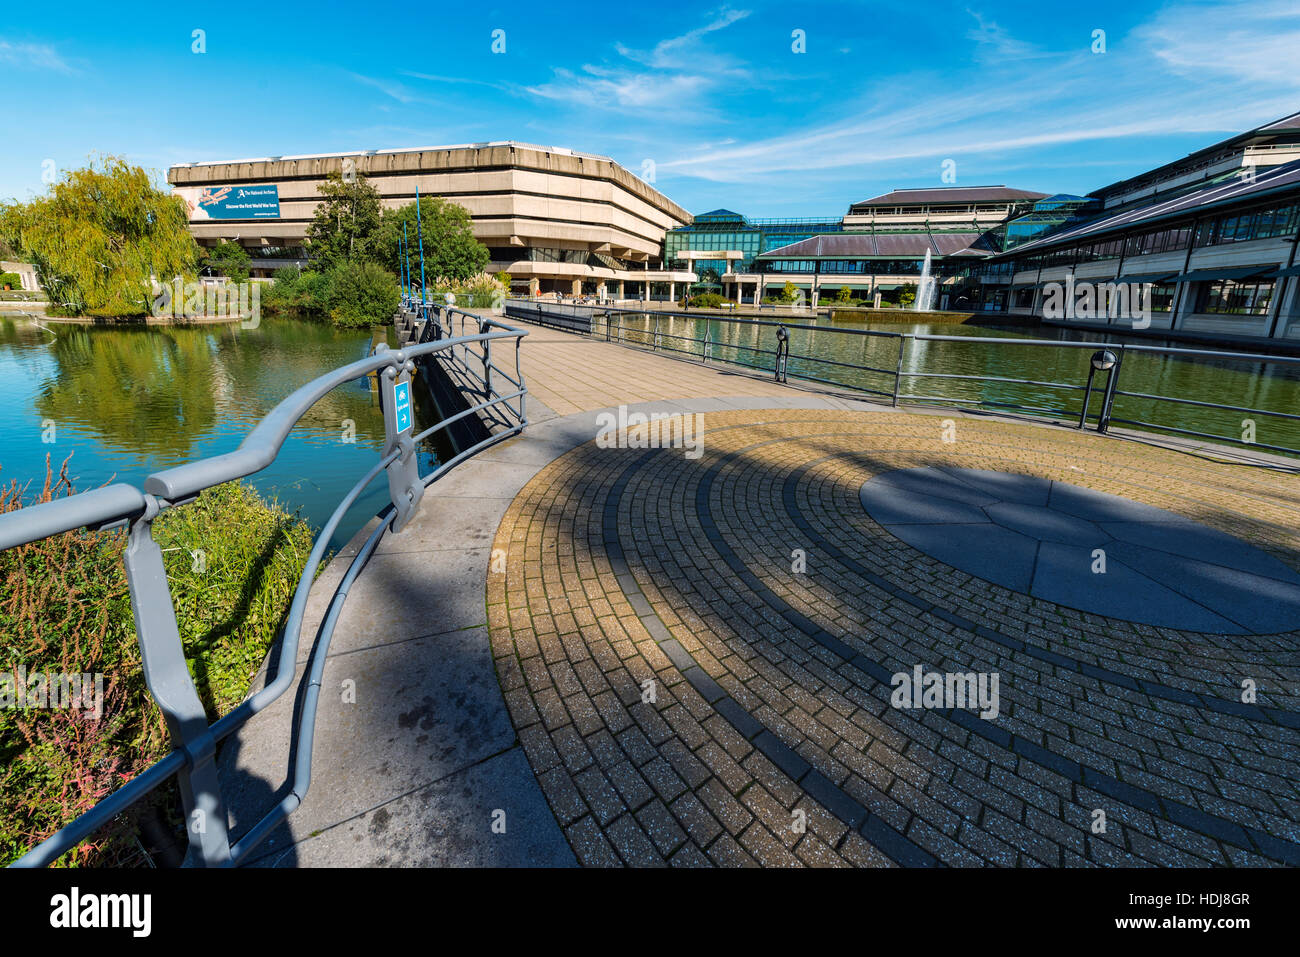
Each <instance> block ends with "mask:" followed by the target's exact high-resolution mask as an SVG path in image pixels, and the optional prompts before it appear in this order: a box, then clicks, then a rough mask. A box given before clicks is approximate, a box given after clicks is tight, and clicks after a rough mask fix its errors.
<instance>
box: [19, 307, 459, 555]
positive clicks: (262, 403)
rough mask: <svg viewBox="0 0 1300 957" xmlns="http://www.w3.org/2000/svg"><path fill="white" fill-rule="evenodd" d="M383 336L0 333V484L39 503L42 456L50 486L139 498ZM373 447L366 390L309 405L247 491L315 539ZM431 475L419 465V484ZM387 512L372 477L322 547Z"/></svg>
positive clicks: (282, 326)
mask: <svg viewBox="0 0 1300 957" xmlns="http://www.w3.org/2000/svg"><path fill="white" fill-rule="evenodd" d="M386 335H387V334H386V333H385V332H384V331H383V330H376V331H375V332H374V333H372V332H371V331H368V330H355V329H351V330H348V329H335V328H333V327H330V326H325V325H320V324H316V323H308V322H299V321H295V320H292V319H273V320H265V321H263V322H262V323H260V324H259V325H258V326H257V327H256V328H254V329H244V328H241V326H240V325H239V324H238V323H234V324H219V325H215V324H214V325H188V326H161V325H157V326H144V325H116V326H93V325H80V324H73V323H58V322H51V321H49V320H44V321H34V320H28V319H0V409H2V410H3V411H2V412H0V481H3V482H4V484H5V485H8V484H9V482H10V481H12V480H16V481H17V482H18V483H19V484H20V485H27V486H28V487H29V492H32V493H35V492H39V491H40V488H41V486H42V485H43V483H44V481H45V462H46V456H47V455H48V456H49V461H50V464H51V467H52V468H53V469H54V471H55V472H56V473H57V472H58V469H59V466H60V463H61V462H63V460H64V459H68V469H69V473H70V475H71V476H72V479H73V483H74V486H75V488H76V489H77V491H84V490H86V489H91V488H95V487H97V486H100V485H103V484H105V483H108V482H129V483H132V484H137V485H138V484H139V483H140V482H141V481H142V480H143V479H144V478H145V477H146V476H147V475H149V474H150V473H152V472H155V471H158V470H159V469H164V468H168V467H170V466H173V465H179V464H181V463H183V462H191V461H194V460H196V459H200V458H204V457H207V456H211V455H218V454H221V453H223V452H229V451H232V450H234V449H235V448H236V447H238V445H239V443H240V442H241V441H242V440H243V438H244V437H245V436H246V435H247V434H248V433H249V432H250V431H251V430H252V429H253V427H254V426H255V425H257V423H258V422H259V421H260V420H261V419H262V417H263V416H265V415H266V414H267V413H268V412H269V411H270V410H271V409H272V408H274V407H275V405H276V404H277V403H278V402H279V401H280V400H282V399H284V398H285V397H286V396H288V395H289V393H291V392H293V391H294V390H295V389H297V388H298V387H299V386H301V385H303V384H304V383H306V382H308V381H310V380H311V379H314V378H316V377H317V376H320V375H323V374H324V373H326V372H328V371H330V370H332V369H335V368H337V367H338V366H341V365H344V364H346V363H349V362H354V361H356V360H358V359H363V358H365V357H366V355H368V354H369V352H370V349H371V347H372V345H373V344H374V342H376V341H389V344H390V345H393V346H395V345H396V342H395V340H388V339H386V338H385V336H386ZM418 391H419V390H417V392H418ZM416 413H417V414H416V421H417V430H418V429H420V428H425V427H427V423H426V424H421V421H422V419H426V418H428V413H427V410H424V409H422V408H421V407H419V405H418V404H417V409H416ZM383 443H384V420H383V415H382V413H381V412H380V409H379V399H378V395H377V393H376V392H375V391H374V389H373V378H372V377H368V378H365V379H362V380H360V381H356V382H352V383H348V384H346V385H343V386H340V387H339V388H337V389H335V390H334V391H333V392H331V393H330V394H329V395H327V396H325V397H324V398H323V399H321V401H319V402H318V403H316V405H315V406H314V407H313V408H312V409H311V411H310V412H308V413H307V415H306V416H305V417H304V418H303V419H302V420H301V421H300V422H299V423H298V426H297V428H295V429H294V431H293V432H292V434H291V435H290V436H289V438H288V439H287V440H286V441H285V443H284V446H283V448H282V449H281V451H280V454H279V456H278V457H277V458H276V460H275V461H274V462H273V463H272V464H271V465H270V466H269V467H267V468H266V469H264V470H263V471H261V472H258V473H257V474H255V475H253V476H250V477H249V478H248V479H246V481H248V482H250V483H251V484H252V485H253V486H254V487H255V488H256V489H257V490H258V491H259V492H260V493H261V494H262V495H263V496H264V497H266V498H273V499H276V500H278V501H279V502H280V503H281V504H283V505H284V506H285V507H286V508H287V509H288V510H289V511H291V512H292V511H297V512H298V513H299V514H300V515H301V516H302V517H303V518H304V519H305V520H306V521H308V522H309V523H311V525H312V526H313V527H314V528H317V529H319V528H320V527H321V526H322V525H323V524H324V522H325V521H326V519H328V517H329V515H330V513H331V512H332V511H333V510H334V508H335V507H336V506H337V505H338V503H339V500H340V499H342V497H343V496H344V495H345V494H347V491H348V490H349V489H350V488H351V487H352V486H353V485H354V484H355V483H356V482H357V480H358V479H360V478H361V477H362V476H363V475H364V474H365V472H366V471H367V470H368V469H369V468H370V467H371V466H372V465H374V463H375V461H376V460H377V458H378V456H379V454H380V453H381V451H382V448H383ZM69 456H70V458H69ZM433 464H434V457H433V456H432V455H430V454H426V455H424V456H423V458H422V462H421V470H422V471H424V472H427V471H428V470H430V469H431V468H432V467H433ZM387 501H388V484H387V479H386V478H385V477H384V476H383V475H382V474H381V475H380V476H379V477H378V478H377V479H376V480H375V481H374V482H372V483H371V485H370V486H369V487H368V488H367V490H366V492H365V493H363V495H362V497H361V498H360V499H358V501H357V502H356V504H355V505H353V507H352V509H351V510H350V512H349V514H348V516H347V517H346V519H345V520H344V522H343V523H342V524H341V525H340V527H339V529H338V531H337V533H336V534H335V536H334V539H333V541H332V542H331V545H332V547H335V548H337V547H339V546H340V545H342V544H343V543H345V542H346V541H347V539H348V538H350V537H351V535H352V534H353V533H354V532H355V531H356V530H357V529H359V528H360V527H361V526H362V525H364V524H365V523H366V521H367V520H368V519H369V518H370V517H371V516H373V515H374V514H375V512H377V511H378V510H379V509H380V508H381V507H382V506H383V505H384V504H385V503H386V502H387Z"/></svg>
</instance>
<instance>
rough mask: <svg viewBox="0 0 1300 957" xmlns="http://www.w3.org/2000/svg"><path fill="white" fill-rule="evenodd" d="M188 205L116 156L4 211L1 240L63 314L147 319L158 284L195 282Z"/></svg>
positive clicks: (195, 258) (0, 219) (0, 211)
mask: <svg viewBox="0 0 1300 957" xmlns="http://www.w3.org/2000/svg"><path fill="white" fill-rule="evenodd" d="M188 226H189V214H188V212H187V210H186V208H185V202H184V201H183V200H182V199H180V198H179V197H176V196H172V195H170V194H169V193H166V192H164V191H163V190H160V189H158V188H157V187H156V186H154V184H153V182H152V181H151V180H150V178H149V175H148V173H146V172H145V171H144V170H143V169H141V168H140V167H138V166H131V165H129V164H128V163H127V162H126V161H125V160H124V159H122V158H121V157H117V156H106V157H103V158H101V159H99V160H92V161H91V163H90V165H89V166H87V167H86V168H84V169H77V170H72V171H71V172H68V173H65V174H64V175H63V178H62V179H61V180H59V182H57V183H55V184H54V185H53V186H52V187H51V189H50V191H49V193H48V194H47V195H45V196H40V197H37V198H36V199H34V200H32V201H31V202H29V203H15V204H13V205H10V206H6V207H0V238H3V240H4V241H5V242H6V243H8V244H9V245H10V246H12V247H13V248H14V249H15V250H16V251H17V252H18V253H19V254H20V255H21V256H22V257H23V258H24V259H26V260H27V261H29V262H31V263H32V264H33V265H34V266H35V267H36V273H37V276H38V277H39V278H40V281H41V285H42V286H43V287H44V288H45V290H46V292H47V293H48V294H49V296H50V302H51V303H52V305H53V307H54V310H56V311H57V312H59V313H61V314H64V315H83V314H89V315H96V316H111V317H118V316H140V315H144V314H146V313H147V312H149V308H150V305H151V303H152V301H153V297H154V292H153V279H154V278H155V277H156V278H158V279H159V280H161V281H162V282H167V281H169V280H171V279H173V278H175V277H177V276H183V277H186V278H193V276H194V275H195V270H196V264H197V261H198V252H199V250H198V246H197V244H196V243H195V242H194V239H193V237H191V236H190V233H189V228H188Z"/></svg>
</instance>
